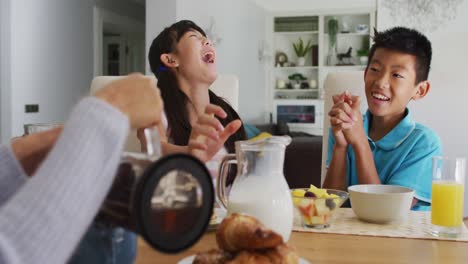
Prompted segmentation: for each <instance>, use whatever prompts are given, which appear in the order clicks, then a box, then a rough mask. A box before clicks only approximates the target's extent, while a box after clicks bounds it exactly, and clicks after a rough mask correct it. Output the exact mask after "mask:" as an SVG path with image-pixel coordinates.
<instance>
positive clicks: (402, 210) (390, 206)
mask: <svg viewBox="0 0 468 264" xmlns="http://www.w3.org/2000/svg"><path fill="white" fill-rule="evenodd" d="M348 192H349V198H350V201H351V207H352V209H353V211H354V213H355V214H356V215H357V216H358V218H359V219H361V220H363V221H366V222H371V223H388V222H393V221H401V220H404V219H405V218H406V217H407V216H408V213H409V211H410V210H411V203H412V201H413V196H414V191H413V190H412V189H410V188H406V187H402V186H396V185H380V184H361V185H353V186H350V187H348Z"/></svg>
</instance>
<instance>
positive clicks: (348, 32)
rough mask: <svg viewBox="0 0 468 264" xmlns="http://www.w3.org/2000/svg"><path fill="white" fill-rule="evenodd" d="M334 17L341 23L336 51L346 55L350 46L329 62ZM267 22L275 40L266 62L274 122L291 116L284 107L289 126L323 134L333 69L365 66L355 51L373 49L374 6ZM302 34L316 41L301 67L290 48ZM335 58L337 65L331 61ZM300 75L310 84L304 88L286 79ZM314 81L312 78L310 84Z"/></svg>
mask: <svg viewBox="0 0 468 264" xmlns="http://www.w3.org/2000/svg"><path fill="white" fill-rule="evenodd" d="M330 19H336V20H337V24H338V32H337V34H336V40H337V41H336V54H341V55H344V54H346V53H347V52H348V51H349V50H350V54H348V55H350V56H340V57H341V60H339V59H338V57H337V58H335V59H334V60H333V59H332V60H327V57H328V54H329V41H330V35H329V33H330V32H329V30H328V28H327V25H328V22H329V21H330ZM267 24H271V27H270V28H271V31H270V32H267V36H268V38H270V40H271V44H272V45H271V46H272V50H271V53H272V54H273V62H272V63H271V64H270V65H269V66H268V69H267V70H268V76H267V81H266V83H267V85H268V87H269V89H268V91H270V93H269V94H270V95H269V97H270V98H271V101H270V105H269V109H270V110H271V113H272V114H273V119H274V122H279V121H284V120H289V119H288V118H286V117H285V114H284V113H283V114H281V115H278V113H279V112H280V111H283V110H285V109H287V110H288V111H290V112H291V113H288V114H289V115H290V117H291V118H290V120H289V122H288V125H289V127H290V129H291V130H293V131H294V130H297V131H302V132H306V133H310V134H315V135H321V134H322V133H323V131H322V126H323V124H322V123H323V121H322V120H323V113H324V109H323V98H322V97H323V94H324V92H323V84H324V81H325V78H326V76H327V74H328V73H330V72H336V71H349V70H364V69H365V65H364V64H362V63H361V62H360V60H359V59H358V58H357V54H356V52H357V50H360V49H368V48H369V47H370V44H371V38H370V32H371V30H372V29H373V28H374V27H375V10H332V11H317V12H314V11H310V12H301V13H297V12H296V13H274V14H271V15H270V16H269V17H268V21H267ZM366 27H367V30H366ZM363 28H364V29H363ZM299 38H301V39H302V40H303V42H304V44H305V43H307V42H308V41H309V40H310V41H311V43H312V45H313V48H312V49H311V51H310V52H309V53H308V54H307V55H306V56H305V64H304V66H298V57H297V55H296V54H295V52H294V49H293V46H292V43H297V42H298V40H299ZM350 48H351V49H350ZM279 54H282V55H283V57H286V58H287V61H286V62H284V61H278V60H277V59H278V55H279ZM331 57H332V58H333V56H331ZM334 61H335V62H336V63H332V64H330V62H334ZM296 73H299V74H301V75H302V76H304V77H306V80H304V81H302V82H304V83H307V84H308V85H306V84H302V85H303V86H305V88H303V89H298V88H296V89H292V88H293V85H292V82H295V81H290V80H289V79H288V77H289V76H291V75H292V74H296ZM311 80H314V81H312V82H310V81H311ZM285 83H286V84H287V85H286V87H288V88H289V89H284V88H283V89H278V86H280V87H282V86H283V84H285ZM288 83H289V85H288ZM311 84H315V87H312V89H311V88H307V87H310V85H311ZM309 106H313V107H309ZM311 111H313V113H312V112H311ZM288 114H286V115H288ZM294 116H299V117H302V119H301V118H294ZM312 116H313V118H312Z"/></svg>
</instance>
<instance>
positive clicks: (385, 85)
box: [364, 48, 425, 120]
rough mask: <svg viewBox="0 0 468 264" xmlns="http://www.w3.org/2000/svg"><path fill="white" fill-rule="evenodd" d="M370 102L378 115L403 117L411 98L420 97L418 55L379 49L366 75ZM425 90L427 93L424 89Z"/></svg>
mask: <svg viewBox="0 0 468 264" xmlns="http://www.w3.org/2000/svg"><path fill="white" fill-rule="evenodd" d="M364 82H365V89H366V97H367V104H368V106H369V110H370V112H371V113H372V115H373V116H374V117H376V118H384V119H388V118H389V119H392V120H394V119H395V118H397V117H400V116H401V118H402V117H403V115H404V112H405V108H406V106H407V105H408V103H409V101H410V100H411V99H414V100H416V99H419V98H420V97H421V96H420V95H419V94H420V86H421V85H423V83H424V82H421V83H418V84H416V57H415V56H413V55H411V54H407V53H402V52H399V51H394V50H389V49H385V48H378V49H376V50H375V53H374V55H373V56H372V60H371V62H370V64H369V67H368V68H367V69H366V72H365V75H364ZM423 94H425V93H423Z"/></svg>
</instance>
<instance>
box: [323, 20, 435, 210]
mask: <svg viewBox="0 0 468 264" xmlns="http://www.w3.org/2000/svg"><path fill="white" fill-rule="evenodd" d="M431 57H432V49H431V43H430V42H429V40H428V39H427V38H426V37H425V36H424V35H422V34H421V33H419V32H417V31H415V30H412V29H407V28H403V27H395V28H392V29H389V30H386V31H383V32H377V31H376V32H375V36H374V44H373V45H372V47H371V50H370V53H369V62H368V65H367V67H366V70H365V72H364V83H365V93H366V98H367V103H368V106H369V109H368V111H367V112H366V113H365V115H364V116H361V113H360V111H359V105H360V100H361V99H360V98H359V97H357V96H353V95H350V94H348V93H347V92H345V93H343V94H340V95H335V96H333V102H334V106H333V107H332V109H331V110H330V112H329V116H330V123H331V128H330V129H331V132H330V135H331V136H330V138H329V142H328V159H327V166H328V171H327V175H326V178H325V182H324V184H323V186H324V188H333V189H340V190H345V189H346V188H347V187H348V186H351V185H355V184H391V185H401V186H406V187H409V188H411V189H413V190H414V191H415V194H414V198H413V204H412V209H413V210H429V209H430V202H431V180H432V176H431V175H432V157H433V156H435V155H440V154H441V144H440V139H439V137H438V136H437V135H436V134H435V133H434V132H433V131H432V130H430V129H429V128H427V127H424V126H423V125H420V124H417V123H415V122H414V121H413V120H412V118H411V116H410V112H409V110H408V108H407V105H408V103H409V102H410V101H411V100H419V99H421V98H424V96H426V94H427V93H428V92H429V90H430V87H431V86H430V83H429V82H428V81H427V77H428V75H429V69H430V64H431Z"/></svg>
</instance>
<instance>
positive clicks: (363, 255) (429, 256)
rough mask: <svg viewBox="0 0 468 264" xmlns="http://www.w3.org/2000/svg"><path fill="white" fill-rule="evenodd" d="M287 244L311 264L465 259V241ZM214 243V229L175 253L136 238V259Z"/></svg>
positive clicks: (348, 239)
mask: <svg viewBox="0 0 468 264" xmlns="http://www.w3.org/2000/svg"><path fill="white" fill-rule="evenodd" d="M288 244H289V245H291V246H293V247H294V248H295V249H296V250H297V252H298V254H299V256H300V257H301V258H303V259H306V260H307V261H309V262H310V263H311V264H320V263H340V264H341V263H431V264H434V263H444V264H445V263H468V243H467V242H455V241H443V240H430V239H410V238H389V237H375V236H359V235H340V234H326V233H305V232H293V233H292V235H291V238H290V239H289V242H288ZM216 247H217V245H216V237H215V233H214V232H209V233H206V234H205V235H204V236H203V237H202V238H201V239H200V241H198V243H197V244H195V245H194V246H193V247H191V248H189V249H187V250H186V251H183V252H181V253H179V254H175V255H167V254H163V253H160V252H157V251H155V250H153V249H152V248H151V247H150V246H149V245H148V244H146V243H145V242H144V241H143V240H142V239H139V241H138V256H137V261H136V263H137V264H150V263H151V264H155V263H178V262H179V261H180V260H181V259H183V258H185V257H187V256H191V255H194V254H196V253H197V252H201V251H207V250H210V249H213V248H216Z"/></svg>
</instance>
